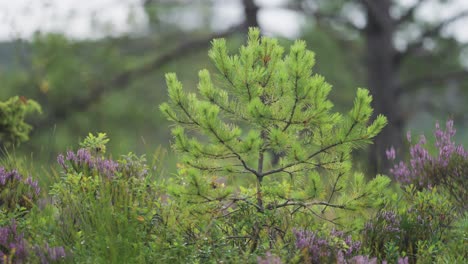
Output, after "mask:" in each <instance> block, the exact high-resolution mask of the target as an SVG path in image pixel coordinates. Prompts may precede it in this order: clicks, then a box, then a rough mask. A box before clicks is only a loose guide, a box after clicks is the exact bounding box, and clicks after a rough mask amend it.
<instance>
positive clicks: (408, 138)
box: [406, 131, 411, 143]
mask: <svg viewBox="0 0 468 264" xmlns="http://www.w3.org/2000/svg"><path fill="white" fill-rule="evenodd" d="M406 139H407V140H408V142H410V143H411V131H408V132H406Z"/></svg>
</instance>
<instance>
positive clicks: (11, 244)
mask: <svg viewBox="0 0 468 264" xmlns="http://www.w3.org/2000/svg"><path fill="white" fill-rule="evenodd" d="M3 250H5V251H3ZM12 251H14V257H15V260H16V261H18V262H19V263H22V262H24V261H25V260H26V257H27V251H26V241H25V239H24V234H22V233H21V234H19V233H18V232H17V225H16V222H15V220H13V221H12V222H11V224H10V225H9V226H6V227H0V260H2V259H3V258H4V257H5V256H6V257H8V256H9V254H10V253H11V252H12Z"/></svg>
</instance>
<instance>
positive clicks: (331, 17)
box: [265, 4, 364, 33]
mask: <svg viewBox="0 0 468 264" xmlns="http://www.w3.org/2000/svg"><path fill="white" fill-rule="evenodd" d="M265 9H283V10H284V9H286V10H290V11H295V12H301V13H303V14H304V15H308V16H311V17H313V18H315V20H316V21H317V22H318V23H319V24H320V23H324V22H325V23H327V24H339V25H340V26H342V27H345V28H348V29H351V30H354V31H356V32H358V33H360V32H361V31H363V30H364V28H360V27H358V26H357V25H355V24H354V23H353V22H351V21H350V20H348V19H346V18H345V17H343V16H340V15H337V14H327V13H323V12H320V11H319V10H311V9H305V8H303V7H301V6H299V5H295V4H287V5H283V6H280V7H271V8H265Z"/></svg>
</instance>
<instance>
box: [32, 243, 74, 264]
mask: <svg viewBox="0 0 468 264" xmlns="http://www.w3.org/2000/svg"><path fill="white" fill-rule="evenodd" d="M34 249H35V251H36V255H37V256H38V257H39V260H40V261H41V263H42V264H46V263H50V262H56V261H60V260H63V259H64V258H65V257H66V256H67V254H66V253H65V249H64V248H63V247H60V246H59V247H50V246H49V244H47V243H46V244H45V246H44V247H39V246H35V247H34Z"/></svg>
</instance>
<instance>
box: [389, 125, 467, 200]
mask: <svg viewBox="0 0 468 264" xmlns="http://www.w3.org/2000/svg"><path fill="white" fill-rule="evenodd" d="M435 127H436V129H435V132H434V136H435V146H436V148H437V155H436V156H432V155H431V154H430V153H429V151H428V150H427V148H426V146H425V144H426V138H425V137H424V135H422V136H421V137H420V138H419V141H418V142H417V143H416V144H414V145H412V146H411V147H410V156H411V158H410V160H409V162H408V163H404V162H403V161H400V162H399V163H397V164H395V165H394V166H393V168H391V169H390V174H392V175H393V176H394V177H395V179H396V180H397V181H399V182H401V183H403V184H414V185H416V186H417V187H419V188H432V187H434V186H436V185H438V184H440V183H441V182H444V183H445V184H447V183H448V182H449V181H447V179H445V178H447V177H451V179H450V180H453V182H454V186H452V187H455V186H457V185H458V186H460V183H461V182H463V179H462V177H463V176H464V173H463V172H461V169H460V167H459V166H458V165H451V166H449V165H450V163H451V161H452V160H453V159H454V158H457V159H458V158H461V159H462V160H464V161H465V162H468V152H467V151H466V150H465V149H464V147H463V146H462V145H458V146H456V145H455V143H454V142H453V141H452V138H453V136H454V135H455V133H456V130H455V129H454V128H453V120H448V121H447V123H446V127H445V131H444V130H442V129H441V128H440V125H439V123H438V122H437V123H436V125H435ZM407 138H408V141H409V142H411V133H410V132H408V133H407ZM386 155H387V158H388V159H389V160H394V159H395V155H394V150H393V149H390V150H387V151H386ZM458 164H459V162H458ZM460 166H461V165H460ZM449 184H450V183H449ZM455 188H457V187H455ZM463 188H464V187H461V189H463ZM460 200H462V199H460Z"/></svg>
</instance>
